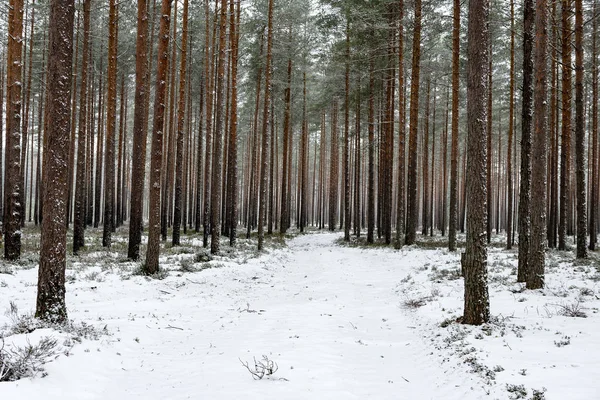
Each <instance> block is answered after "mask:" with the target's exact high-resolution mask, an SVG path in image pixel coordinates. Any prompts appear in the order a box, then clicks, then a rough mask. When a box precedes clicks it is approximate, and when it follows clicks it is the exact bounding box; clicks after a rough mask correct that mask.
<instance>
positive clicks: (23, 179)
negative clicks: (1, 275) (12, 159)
mask: <svg viewBox="0 0 600 400" xmlns="http://www.w3.org/2000/svg"><path fill="white" fill-rule="evenodd" d="M34 24H35V0H33V1H32V3H31V27H30V30H29V45H28V46H29V56H28V60H27V62H28V66H27V86H26V88H27V92H26V95H25V107H24V108H25V118H23V120H22V123H23V137H22V139H23V144H22V146H21V182H22V183H21V187H22V189H21V195H22V198H21V210H22V212H21V226H25V218H26V215H25V214H26V212H25V211H26V205H27V168H26V166H27V140H28V131H29V106H30V100H31V76H32V71H33V27H34ZM75 59H77V57H75ZM32 151H33V146H31V150H30V152H32ZM32 159H33V156H32ZM32 172H33V171H32ZM69 188H70V187H69ZM69 190H70V189H69ZM69 200H70V198H69ZM30 214H31V213H30Z"/></svg>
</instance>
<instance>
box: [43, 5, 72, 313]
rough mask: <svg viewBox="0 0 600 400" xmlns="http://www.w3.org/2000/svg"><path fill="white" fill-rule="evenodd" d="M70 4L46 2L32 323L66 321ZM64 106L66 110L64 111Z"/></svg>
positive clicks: (70, 68) (70, 47)
mask: <svg viewBox="0 0 600 400" xmlns="http://www.w3.org/2000/svg"><path fill="white" fill-rule="evenodd" d="M74 19H75V6H74V3H73V1H72V0H52V1H51V4H50V16H49V20H48V21H49V23H48V26H49V31H50V36H49V51H48V102H47V104H46V107H47V111H48V112H47V117H48V120H47V130H46V139H47V142H46V143H47V146H46V152H45V154H44V168H43V174H44V177H43V179H44V182H45V184H44V193H43V197H44V205H43V207H44V210H43V215H44V218H43V220H42V234H41V245H40V265H39V273H38V291H37V305H36V311H35V316H36V318H40V319H44V320H46V321H50V322H58V323H62V322H64V321H66V319H67V307H66V304H65V269H66V255H67V254H66V253H67V224H66V219H67V218H66V217H67V213H66V204H67V196H68V191H69V190H68V187H67V186H68V181H69V178H68V174H69V171H68V169H67V166H68V161H69V145H70V133H71V125H70V124H71V121H70V115H69V107H68V105H69V103H70V101H71V70H72V65H73V25H74ZM65 105H67V107H65Z"/></svg>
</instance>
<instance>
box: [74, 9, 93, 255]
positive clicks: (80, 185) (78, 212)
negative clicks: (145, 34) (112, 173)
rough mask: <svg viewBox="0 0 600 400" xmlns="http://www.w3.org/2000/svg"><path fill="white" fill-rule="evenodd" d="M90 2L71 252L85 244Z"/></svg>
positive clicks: (86, 15)
mask: <svg viewBox="0 0 600 400" xmlns="http://www.w3.org/2000/svg"><path fill="white" fill-rule="evenodd" d="M90 3H91V0H84V2H83V54H82V60H81V87H80V91H81V92H80V96H79V127H78V133H77V179H76V180H75V185H76V188H75V221H74V223H73V253H74V254H77V253H78V252H79V249H81V248H82V247H83V246H84V245H85V240H84V230H85V195H86V183H87V181H86V177H85V169H86V143H87V136H86V134H87V127H88V126H87V125H88V124H87V102H88V94H87V88H88V81H87V75H88V68H89V66H88V61H89V58H88V57H89V55H90V54H89V53H90V52H89V45H90Z"/></svg>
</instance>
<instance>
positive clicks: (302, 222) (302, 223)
mask: <svg viewBox="0 0 600 400" xmlns="http://www.w3.org/2000/svg"><path fill="white" fill-rule="evenodd" d="M300 158H301V160H300V170H299V176H300V180H299V182H298V183H299V185H300V192H301V197H300V218H299V220H298V226H299V227H300V232H304V228H305V227H306V222H307V220H308V218H307V213H308V207H307V204H306V203H307V201H308V122H307V115H306V72H304V74H303V100H302V134H301V137H300Z"/></svg>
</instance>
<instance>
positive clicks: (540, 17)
mask: <svg viewBox="0 0 600 400" xmlns="http://www.w3.org/2000/svg"><path fill="white" fill-rule="evenodd" d="M547 20H548V6H547V0H536V3H535V51H534V70H535V88H534V108H533V109H534V132H533V133H534V134H533V137H532V146H531V165H532V171H531V197H532V198H533V199H535V201H534V202H532V203H531V208H530V214H531V236H530V237H531V240H530V244H529V260H528V264H529V265H528V267H529V271H528V274H527V288H528V289H540V288H542V287H544V269H545V264H546V261H545V255H546V254H545V252H546V192H547V147H548V146H547V135H548V132H547V129H548V116H547V113H548V102H547V79H548V78H547V64H548V60H547V57H548V56H547V47H548V32H547V31H548V27H547Z"/></svg>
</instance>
